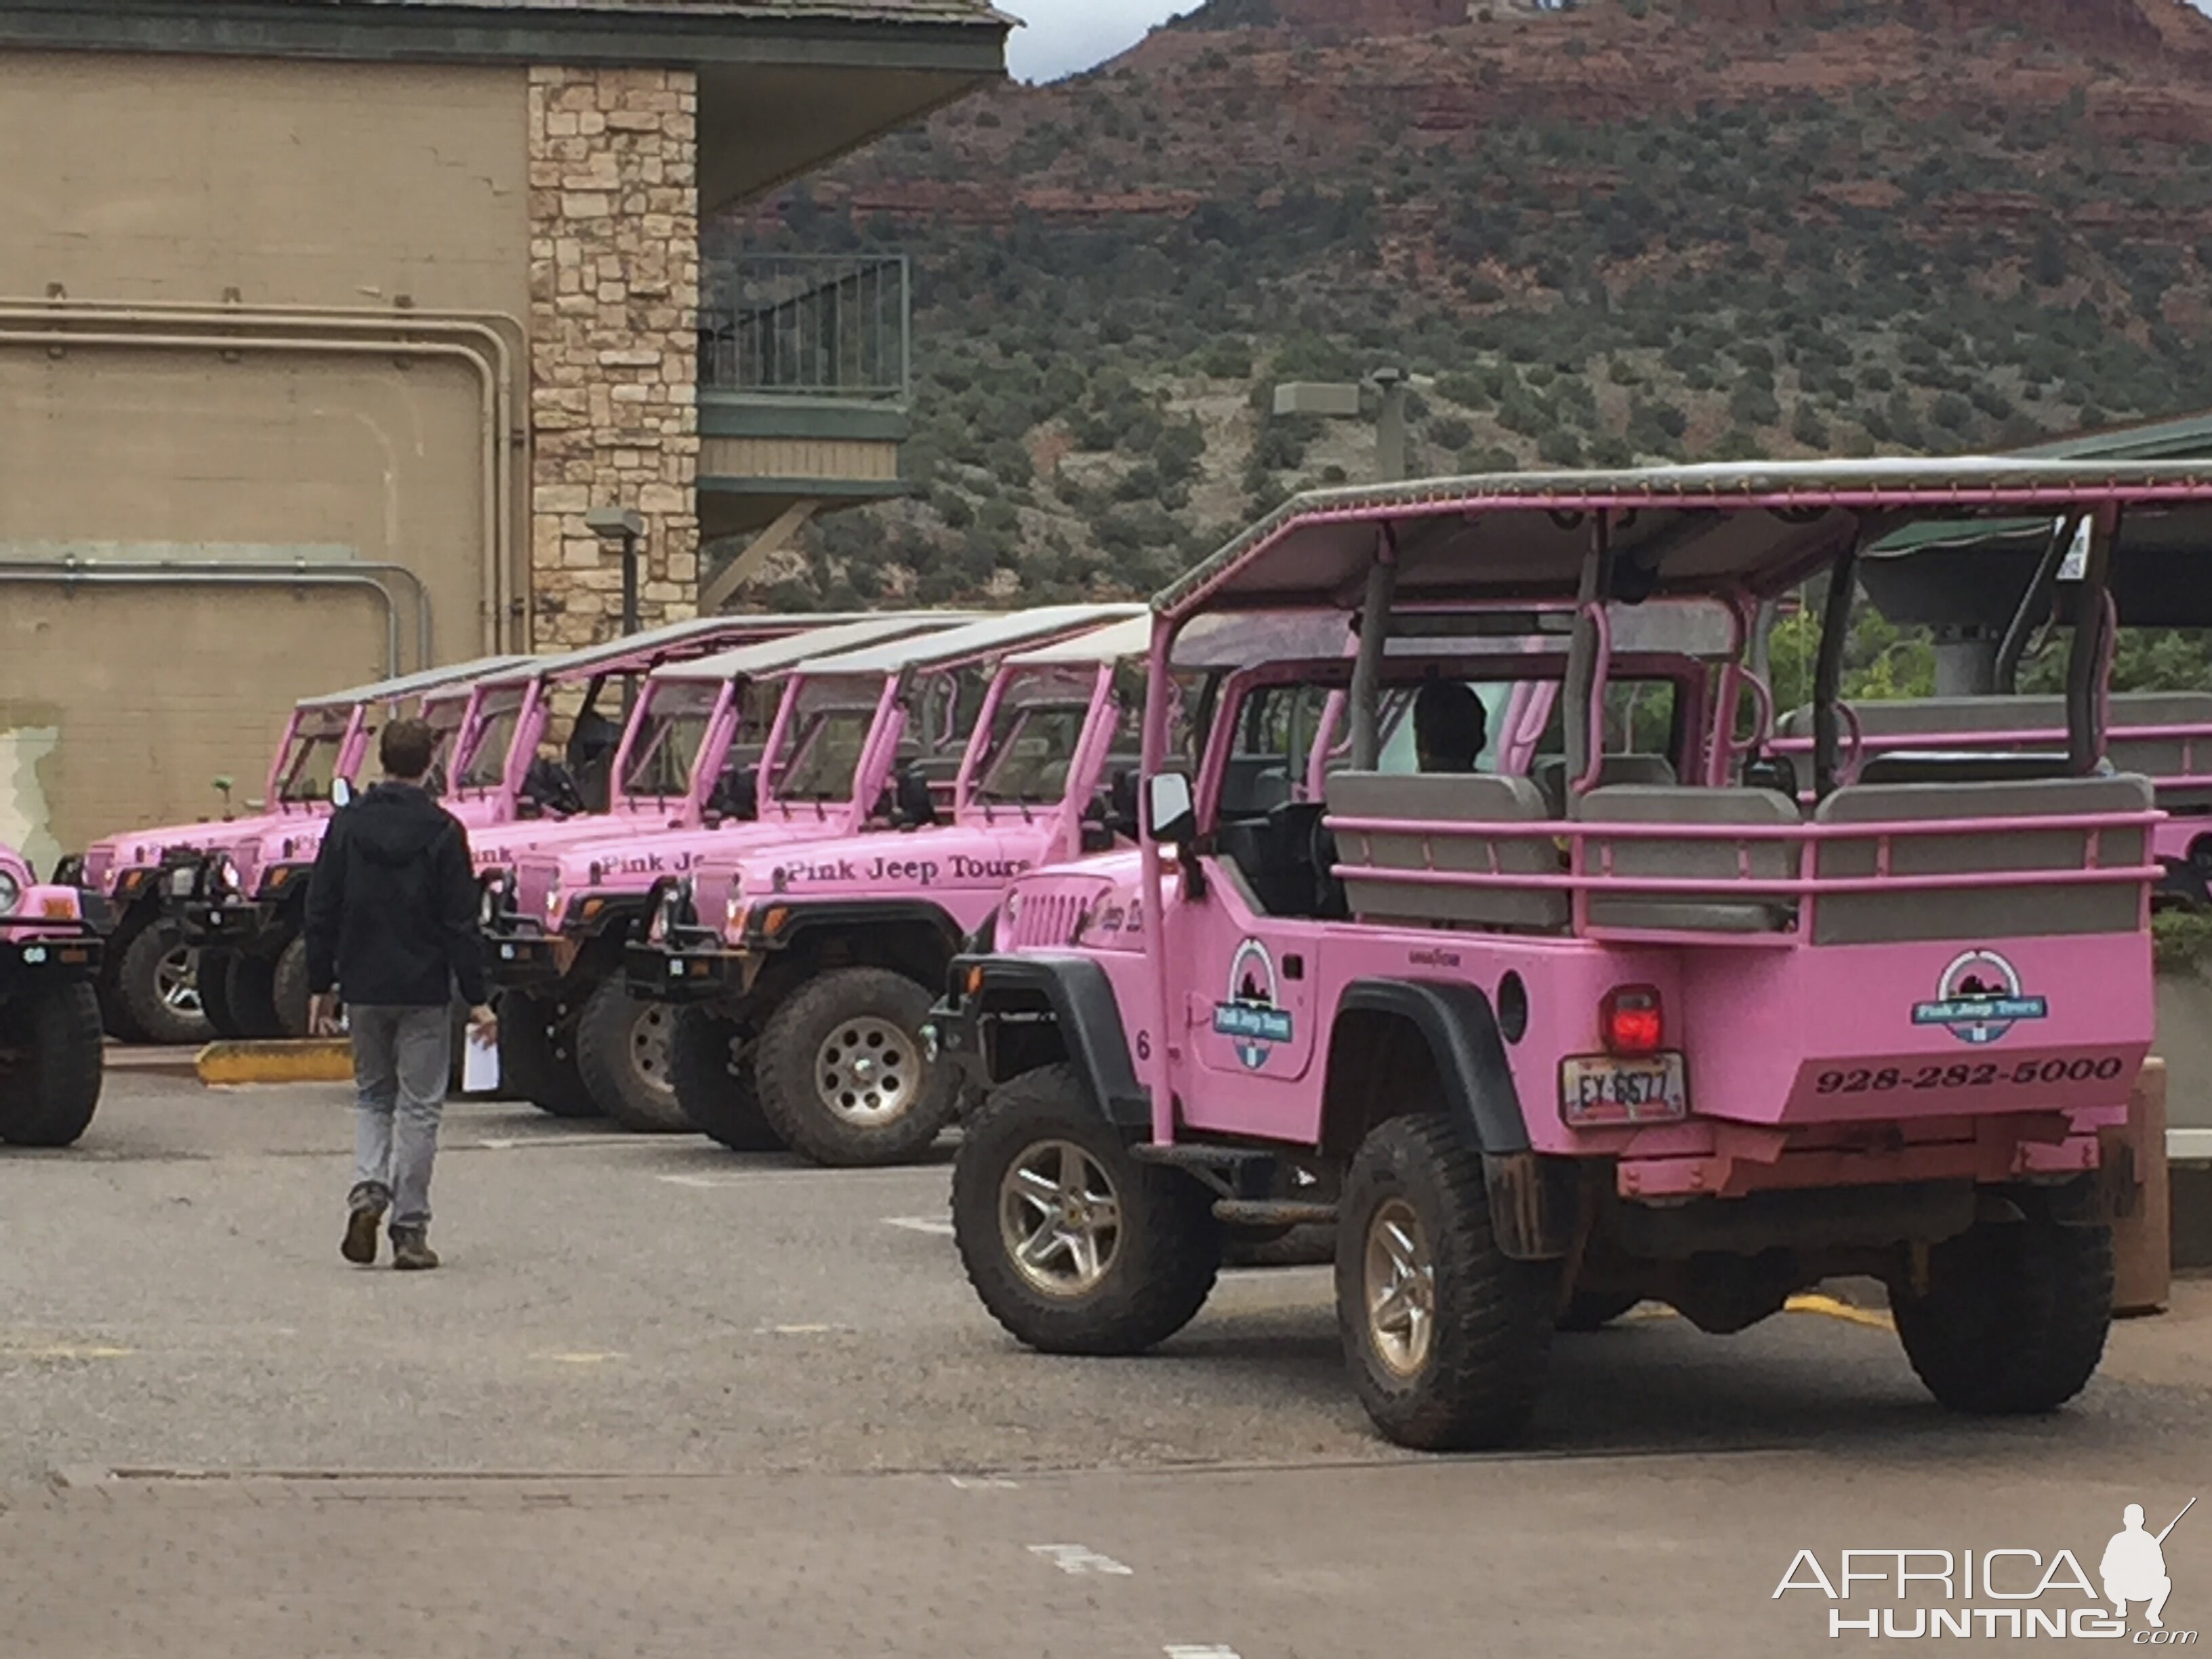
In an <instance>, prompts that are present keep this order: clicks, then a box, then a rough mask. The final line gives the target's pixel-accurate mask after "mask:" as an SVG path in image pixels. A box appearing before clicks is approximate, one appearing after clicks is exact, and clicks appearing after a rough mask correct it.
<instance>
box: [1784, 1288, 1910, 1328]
mask: <svg viewBox="0 0 2212 1659" xmlns="http://www.w3.org/2000/svg"><path fill="white" fill-rule="evenodd" d="M1782 1306H1783V1310H1784V1312H1786V1313H1802V1314H1821V1315H1825V1316H1826V1317H1828V1318H1830V1319H1840V1320H1842V1321H1843V1322H1844V1323H1845V1324H1847V1325H1865V1326H1868V1327H1869V1328H1872V1329H1875V1330H1877V1331H1893V1330H1895V1329H1896V1328H1897V1327H1896V1325H1895V1324H1894V1323H1893V1322H1892V1321H1891V1319H1890V1316H1889V1315H1888V1314H1887V1313H1886V1312H1884V1311H1883V1310H1881V1309H1880V1308H1855V1307H1853V1306H1852V1305H1851V1304H1850V1303H1848V1302H1838V1301H1837V1300H1836V1298H1835V1297H1832V1296H1793V1297H1790V1299H1789V1301H1787V1302H1785V1303H1784V1304H1782Z"/></svg>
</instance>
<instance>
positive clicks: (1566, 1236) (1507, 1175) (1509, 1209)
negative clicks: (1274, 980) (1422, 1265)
mask: <svg viewBox="0 0 2212 1659" xmlns="http://www.w3.org/2000/svg"><path fill="white" fill-rule="evenodd" d="M1348 1013H1350V1014H1364V1013H1372V1014H1380V1015H1383V1016H1384V1017H1386V1018H1391V1019H1397V1020H1403V1021H1405V1022H1407V1024H1411V1025H1412V1026H1413V1029H1414V1030H1417V1031H1418V1032H1419V1033H1420V1036H1421V1040H1422V1041H1423V1042H1425V1043H1426V1044H1427V1045H1428V1050H1429V1057H1430V1060H1431V1063H1432V1064H1433V1065H1434V1066H1435V1068H1436V1074H1437V1086H1438V1087H1439V1088H1440V1089H1442V1091H1443V1106H1444V1110H1445V1112H1446V1113H1447V1114H1448V1115H1449V1116H1450V1117H1451V1118H1452V1119H1453V1120H1454V1121H1455V1122H1457V1123H1458V1124H1459V1125H1460V1126H1461V1127H1462V1128H1463V1129H1464V1130H1465V1131H1466V1133H1467V1135H1468V1139H1470V1140H1471V1141H1473V1142H1474V1146H1475V1149H1476V1150H1477V1151H1478V1152H1480V1154H1481V1156H1482V1178H1483V1185H1484V1188H1486V1194H1487V1196H1488V1198H1489V1201H1490V1225H1491V1230H1492V1234H1493V1235H1494V1237H1496V1238H1497V1241H1498V1249H1500V1250H1502V1251H1503V1252H1504V1254H1505V1255H1508V1256H1510V1257H1511V1258H1512V1259H1513V1260H1515V1261H1559V1260H1560V1259H1561V1258H1563V1257H1565V1256H1566V1255H1569V1254H1570V1253H1571V1251H1572V1249H1573V1248H1574V1240H1575V1237H1576V1233H1577V1225H1578V1219H1579V1217H1580V1214H1581V1206H1580V1204H1579V1202H1578V1199H1577V1183H1578V1181H1579V1176H1580V1171H1579V1170H1578V1169H1577V1160H1575V1159H1573V1158H1552V1157H1547V1156H1544V1155H1542V1154H1541V1153H1538V1152H1534V1151H1533V1150H1531V1148H1530V1146H1529V1145H1528V1121H1527V1120H1526V1119H1525V1118H1524V1117H1523V1116H1522V1111H1521V1092H1520V1091H1519V1090H1518V1089H1517V1088H1516V1087H1515V1086H1514V1083H1513V1068H1512V1066H1510V1064H1509V1063H1508V1062H1507V1060H1506V1058H1505V1042H1504V1037H1503V1036H1502V1035H1501V1034H1500V1032H1499V1031H1498V1015H1497V1012H1496V1011H1495V1010H1494V1009H1492V1006H1491V1004H1490V999H1489V997H1487V996H1486V995H1485V994H1483V992H1482V991H1481V990H1480V989H1479V988H1478V987H1474V986H1472V985H1467V984H1462V983H1458V982H1455V981H1436V980H1403V979H1363V980H1354V981H1352V983H1351V984H1350V985H1348V986H1346V987H1345V992H1344V996H1343V998H1342V999H1341V1000H1340V1001H1339V1002H1338V1003H1337V1005H1336V1022H1335V1023H1336V1024H1341V1022H1342V1021H1343V1018H1344V1017H1345V1016H1346V1014H1348ZM1332 1030H1333V1028H1332ZM1330 1048H1331V1051H1332V1053H1334V1048H1335V1044H1334V1040H1333V1039H1332V1042H1331V1043H1330Z"/></svg>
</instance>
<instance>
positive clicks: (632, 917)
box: [487, 606, 1126, 1130]
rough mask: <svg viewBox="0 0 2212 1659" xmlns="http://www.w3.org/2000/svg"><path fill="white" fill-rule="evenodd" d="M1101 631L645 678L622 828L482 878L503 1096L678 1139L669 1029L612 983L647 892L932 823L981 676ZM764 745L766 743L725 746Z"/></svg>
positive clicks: (924, 633)
mask: <svg viewBox="0 0 2212 1659" xmlns="http://www.w3.org/2000/svg"><path fill="white" fill-rule="evenodd" d="M1108 614H1110V612H1109V611H1108V610H1107V609H1105V608H1103V607H1099V606H1059V607H1054V608H1051V609H1048V610H1044V611H1030V612H1024V613H1021V614H1019V615H1017V616H1013V617H988V618H985V619H982V620H978V621H968V620H966V619H964V618H954V619H951V620H956V621H958V622H960V623H961V625H959V626H955V627H946V626H945V623H946V621H947V620H948V618H946V617H944V616H943V615H942V614H933V613H929V612H917V613H909V614H907V615H904V616H900V615H886V616H883V617H877V618H874V619H873V620H872V621H871V622H867V623H848V624H846V625H844V626H843V627H842V628H837V629H828V630H825V631H824V632H823V633H822V634H818V635H809V636H807V637H806V638H805V639H804V640H803V641H802V640H793V641H778V642H775V643H772V644H769V645H763V646H754V647H746V648H745V649H744V650H742V651H737V652H730V653H725V654H723V655H721V656H719V657H714V658H708V659H702V660H701V661H699V662H697V663H693V664H687V665H682V666H681V667H674V668H669V669H664V670H660V671H657V672H656V674H655V676H654V678H653V683H652V684H651V685H650V686H649V688H648V694H647V702H646V703H644V704H641V708H642V709H644V710H645V713H644V714H642V716H641V718H640V719H639V720H637V721H635V722H634V723H633V725H632V727H631V730H630V732H629V735H628V736H627V737H626V738H625V739H624V743H623V750H622V753H621V756H620V757H619V759H618V761H617V776H618V779H619V788H620V800H621V803H622V805H621V809H620V811H618V812H617V813H616V814H613V815H611V816H612V817H617V818H618V819H621V820H623V821H625V823H626V828H625V829H623V831H622V832H621V833H616V832H615V831H614V830H613V829H611V828H609V827H608V825H607V824H606V823H605V821H604V820H602V821H599V822H600V829H599V834H597V835H563V836H560V837H559V838H558V839H557V840H554V841H550V842H540V843H539V844H538V845H537V846H535V847H534V848H532V850H530V851H528V852H526V853H524V854H520V856H519V857H518V858H517V860H516V861H515V866H514V872H513V878H512V879H511V880H506V881H503V880H501V878H498V877H492V878H489V890H490V899H489V908H488V910H487V926H488V928H489V935H488V944H489V963H490V968H491V974H492V979H493V982H494V983H495V985H498V986H500V987H501V988H502V989H503V991H505V992H506V993H507V995H505V996H504V997H503V999H502V1001H501V1009H502V1013H503V1018H502V1021H501V1027H502V1036H507V1032H508V1030H509V1029H510V1027H511V1030H512V1031H513V1036H511V1037H510V1038H509V1040H508V1042H507V1048H506V1049H505V1050H504V1051H503V1053H502V1065H503V1066H507V1067H509V1068H510V1073H511V1077H512V1079H513V1086H516V1087H519V1088H520V1090H521V1091H523V1092H524V1093H526V1094H527V1095H528V1096H529V1097H530V1098H531V1099H532V1100H533V1101H535V1102H537V1103H538V1104H539V1105H540V1106H542V1107H544V1109H546V1110H548V1111H551V1112H554V1113H555V1114H556V1115H562V1116H571V1115H584V1114H586V1113H589V1112H594V1111H598V1112H605V1113H607V1114H609V1115H611V1116H613V1117H614V1118H615V1119H616V1121H618V1122H621V1123H623V1124H625V1125H627V1126H629V1127H633V1128H640V1129H659V1130H684V1129H689V1128H690V1127H692V1126H691V1124H690V1121H689V1120H688V1119H686V1118H685V1117H684V1115H683V1112H682V1109H681V1108H680V1107H679V1106H678V1103H677V1100H676V1097H675V1092H674V1089H673V1085H672V1084H671V1081H670V1073H669V1065H668V1051H667V1036H668V1030H669V1027H670V1025H671V1018H670V1016H671V1010H670V1009H669V1008H668V1007H666V1006H665V1005H662V1004H659V1003H649V1002H644V1001H641V1000H636V999H634V998H632V997H631V996H630V995H629V991H628V989H627V987H626V986H625V985H624V983H623V946H624V945H626V943H627V942H628V940H629V936H630V934H631V933H632V931H633V927H634V924H635V923H636V922H638V921H641V920H642V919H643V917H644V915H645V912H646V908H647V896H648V894H649V893H650V892H651V890H652V888H653V884H654V882H655V881H656V880H657V879H659V878H661V877H663V876H666V875H679V874H682V873H684V872H686V871H688V870H689V869H690V868H691V866H692V865H693V864H694V863H695V862H696V860H698V859H699V858H700V857H702V856H703V855H704V854H708V853H709V852H713V851H716V850H720V851H724V852H734V851H736V850H738V849H741V848H747V847H751V846H756V845H761V844H768V843H781V844H788V843H792V842H802V841H829V840H832V839H835V838H837V837H841V836H853V835H857V834H859V833H860V831H861V830H862V829H866V827H867V826H868V825H869V824H870V823H876V822H884V823H891V822H897V821H901V820H902V819H912V818H913V817H915V815H916V814H917V813H920V812H922V811H930V810H933V807H932V792H931V789H930V785H929V781H928V774H929V773H930V772H931V771H932V770H938V771H940V772H942V774H943V781H944V782H945V784H946V785H947V786H948V787H949V785H950V783H951V767H952V765H953V764H955V763H957V754H958V750H957V748H956V747H954V746H953V744H954V739H955V738H957V735H958V734H959V733H960V732H962V731H963V729H964V726H963V722H964V721H966V720H970V719H972V717H973V716H972V711H973V710H974V709H975V707H976V705H977V703H978V702H979V701H980V700H981V694H982V690H983V687H984V684H985V682H986V679H987V675H988V673H989V671H990V668H991V667H992V665H994V664H995V663H996V661H997V660H998V659H1000V657H1002V656H1004V655H1005V654H1006V653H1007V652H1009V651H1011V650H1013V649H1016V648H1018V647H1020V646H1022V645H1024V644H1027V643H1030V642H1034V641H1038V640H1041V639H1051V638H1054V637H1055V636H1057V635H1066V634H1071V633H1074V632H1078V631H1079V630H1081V629H1083V628H1084V627H1085V625H1086V624H1091V623H1096V622H1097V621H1098V620H1099V619H1100V618H1101V617H1103V616H1105V615H1108ZM1124 614H1126V608H1124ZM869 639H872V641H873V642H872V643H867V642H866V641H867V640H869ZM840 646H842V647H846V648H844V649H842V651H841V650H840V649H839V648H838V647H840ZM909 722H911V726H912V730H913V736H912V738H911V739H909V735H908V726H909ZM763 729H764V741H759V742H757V743H755V744H740V743H738V741H736V740H737V738H738V737H739V736H740V734H741V733H744V732H763ZM895 773H896V786H897V787H896V789H894V788H893V787H891V786H892V785H893V783H894V775H895ZM569 827H570V826H563V829H568V828H569ZM578 827H580V826H578ZM541 918H542V920H541Z"/></svg>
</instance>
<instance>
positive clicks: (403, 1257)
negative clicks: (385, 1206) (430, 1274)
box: [392, 1227, 438, 1273]
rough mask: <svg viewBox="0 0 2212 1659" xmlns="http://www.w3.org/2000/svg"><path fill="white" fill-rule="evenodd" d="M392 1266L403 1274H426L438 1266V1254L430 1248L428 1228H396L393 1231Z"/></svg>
mask: <svg viewBox="0 0 2212 1659" xmlns="http://www.w3.org/2000/svg"><path fill="white" fill-rule="evenodd" d="M437 1265H438V1253H437V1252H436V1251H435V1250H434V1249H431V1248H430V1232H429V1229H428V1228H427V1227H394V1228H393V1229H392V1266H393V1267H398V1269H400V1270H401V1271H402V1272H403V1273H424V1272H427V1271H428V1270H429V1269H430V1268H432V1267H436V1266H437Z"/></svg>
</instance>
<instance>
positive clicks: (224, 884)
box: [215, 854, 246, 893]
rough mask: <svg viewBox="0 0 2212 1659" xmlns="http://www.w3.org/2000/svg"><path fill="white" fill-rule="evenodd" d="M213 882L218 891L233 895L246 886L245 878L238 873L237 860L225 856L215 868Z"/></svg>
mask: <svg viewBox="0 0 2212 1659" xmlns="http://www.w3.org/2000/svg"><path fill="white" fill-rule="evenodd" d="M215 882H216V888H217V889H218V890H221V891H222V892H225V893H235V892H237V891H238V890H240V888H242V887H244V886H245V885H246V878H245V877H244V876H243V875H241V874H240V873H239V868H238V860H236V859H234V858H232V857H230V856H229V855H228V854H225V855H224V856H223V857H222V859H221V860H219V861H218V862H217V863H216V866H215Z"/></svg>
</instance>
